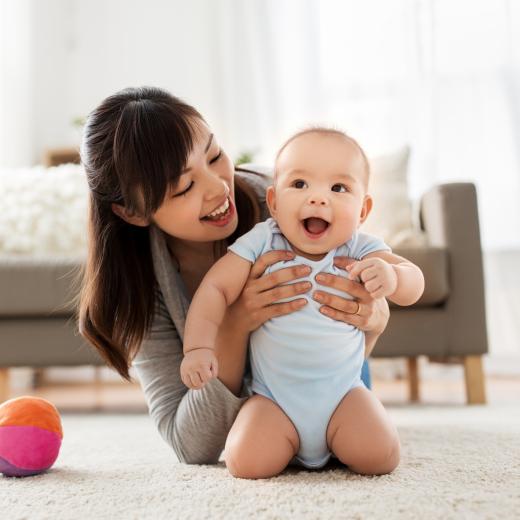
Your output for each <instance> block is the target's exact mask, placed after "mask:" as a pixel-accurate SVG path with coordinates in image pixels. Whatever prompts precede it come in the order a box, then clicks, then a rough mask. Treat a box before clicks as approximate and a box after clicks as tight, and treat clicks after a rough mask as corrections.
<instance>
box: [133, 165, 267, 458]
mask: <svg viewBox="0 0 520 520" xmlns="http://www.w3.org/2000/svg"><path fill="white" fill-rule="evenodd" d="M236 175H238V176H240V177H241V178H242V179H244V180H245V181H246V182H247V183H248V184H249V185H250V186H251V187H252V188H253V189H254V190H255V193H256V194H257V197H258V200H259V202H260V207H261V208H262V215H261V218H262V220H265V219H266V218H267V217H268V216H269V214H268V210H267V207H266V204H265V190H266V188H267V186H268V185H269V184H271V182H272V180H271V177H269V176H265V175H257V174H254V173H245V172H236ZM150 244H151V249H152V257H153V264H154V271H155V277H156V279H157V282H158V290H157V293H156V304H155V314H154V319H153V323H152V326H151V329H150V331H149V333H148V335H147V337H146V338H145V340H144V341H143V343H142V344H141V347H140V349H139V352H138V354H137V356H136V358H135V360H134V362H133V366H134V368H135V371H136V373H137V377H138V379H139V381H140V383H141V387H142V389H143V391H144V395H145V398H146V402H147V404H148V410H149V412H150V415H151V416H152V418H153V420H154V422H155V424H156V425H157V428H158V429H159V432H160V434H161V436H162V437H163V439H164V440H165V441H166V442H167V443H168V444H169V445H170V446H171V447H172V448H173V450H174V451H175V453H176V454H177V456H178V457H179V460H180V461H181V462H186V463H191V464H209V463H214V462H217V461H218V458H219V456H220V454H221V452H222V450H223V448H224V444H225V442H226V437H227V434H228V432H229V430H230V428H231V426H232V424H233V422H234V420H235V417H236V415H237V414H238V411H239V410H240V407H241V406H242V404H243V403H244V401H245V400H246V399H247V396H243V397H237V396H235V395H234V394H233V393H232V392H231V391H230V390H228V388H227V387H226V386H224V384H223V383H221V382H220V380H219V379H213V380H211V381H210V382H209V383H208V384H207V385H206V386H205V387H204V388H203V389H202V390H188V388H187V387H186V386H184V384H183V383H182V381H181V378H180V372H179V369H180V364H181V361H182V358H183V352H182V342H183V335H184V323H185V320H186V313H187V311H188V307H189V303H190V301H189V297H188V293H187V291H186V288H185V286H184V282H183V280H182V278H181V276H180V275H179V273H178V272H177V270H176V269H175V267H174V264H173V261H172V259H171V256H170V254H169V251H168V248H167V246H166V236H165V234H164V233H163V232H162V231H161V230H160V229H159V228H157V227H155V226H153V225H152V226H151V227H150Z"/></svg>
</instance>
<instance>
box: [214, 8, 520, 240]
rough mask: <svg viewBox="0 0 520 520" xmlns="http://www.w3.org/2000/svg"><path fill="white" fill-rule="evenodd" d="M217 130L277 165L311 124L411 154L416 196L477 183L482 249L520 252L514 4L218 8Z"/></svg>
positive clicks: (518, 23)
mask: <svg viewBox="0 0 520 520" xmlns="http://www.w3.org/2000/svg"><path fill="white" fill-rule="evenodd" d="M213 9H214V15H215V27H216V29H215V31H216V38H215V41H216V45H215V49H214V53H215V62H216V63H219V66H218V68H217V69H216V71H215V87H216V89H217V97H218V99H219V100H222V104H221V112H220V117H218V118H217V119H218V121H219V124H222V128H223V132H224V134H225V135H226V136H227V138H228V141H229V142H230V143H232V145H233V146H234V148H235V150H234V151H235V152H238V151H248V150H249V151H254V152H256V158H257V159H258V160H261V161H270V160H271V159H272V154H273V152H274V150H275V148H276V146H277V145H278V144H279V143H280V141H281V139H283V138H284V137H285V136H286V135H287V134H288V133H290V132H292V131H293V130H295V129H297V128H299V127H300V126H302V125H304V124H305V123H308V122H309V121H315V122H321V123H326V124H333V125H337V126H339V127H342V128H344V129H345V130H347V131H348V132H350V133H351V134H352V135H354V136H356V137H357V138H358V139H359V140H360V142H361V143H362V144H363V145H364V146H365V148H366V149H367V150H368V152H369V153H370V154H377V153H380V152H382V151H387V150H391V149H392V148H395V147H397V146H400V145H402V144H406V143H408V144H410V145H411V147H412V160H411V165H410V179H409V182H410V195H411V196H412V198H415V197H417V196H419V195H420V194H421V193H422V192H423V191H424V190H425V189H426V188H427V187H428V186H430V185H431V184H433V183H437V182H447V181H458V180H470V181H473V182H475V183H476V185H477V189H478V194H479V206H480V216H481V228H482V236H483V243H484V246H485V247H486V248H487V249H504V248H505V249H511V248H516V249H518V248H520V231H519V230H518V227H519V224H520V204H518V202H517V201H518V200H520V158H519V155H520V154H519V152H520V91H519V87H520V5H519V3H518V2H514V1H513V0H458V1H457V2H453V1H450V0H393V1H392V2H387V1H385V0H365V1H364V2H359V1H355V0H267V1H266V0H249V1H248V2H243V1H241V0H222V1H220V2H215V3H214V4H213Z"/></svg>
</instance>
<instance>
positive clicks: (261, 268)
mask: <svg viewBox="0 0 520 520" xmlns="http://www.w3.org/2000/svg"><path fill="white" fill-rule="evenodd" d="M291 258H294V253H292V252H290V251H279V250H276V251H269V252H267V253H264V254H263V255H262V256H260V257H259V258H258V259H257V261H256V262H255V263H254V264H253V266H252V267H251V271H250V277H251V278H260V277H261V276H262V275H263V274H264V272H265V270H266V269H267V268H268V267H269V266H270V265H273V264H276V263H277V262H282V261H284V260H290V259H291Z"/></svg>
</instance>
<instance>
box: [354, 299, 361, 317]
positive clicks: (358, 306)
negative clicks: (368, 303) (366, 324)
mask: <svg viewBox="0 0 520 520" xmlns="http://www.w3.org/2000/svg"><path fill="white" fill-rule="evenodd" d="M356 303H357V310H356V312H355V313H354V314H357V315H358V316H361V314H359V309H361V304H360V303H359V302H356Z"/></svg>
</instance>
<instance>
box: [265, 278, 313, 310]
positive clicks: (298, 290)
mask: <svg viewBox="0 0 520 520" xmlns="http://www.w3.org/2000/svg"><path fill="white" fill-rule="evenodd" d="M311 288H312V284H311V282H295V283H289V284H287V285H278V286H276V287H274V288H273V289H270V290H268V291H264V292H263V293H260V294H259V295H258V297H257V301H258V303H259V304H260V305H262V306H264V305H272V304H274V303H276V302H278V301H280V300H283V299H285V298H291V297H292V296H296V295H298V294H304V293H306V292H308V291H310V289H311Z"/></svg>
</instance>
